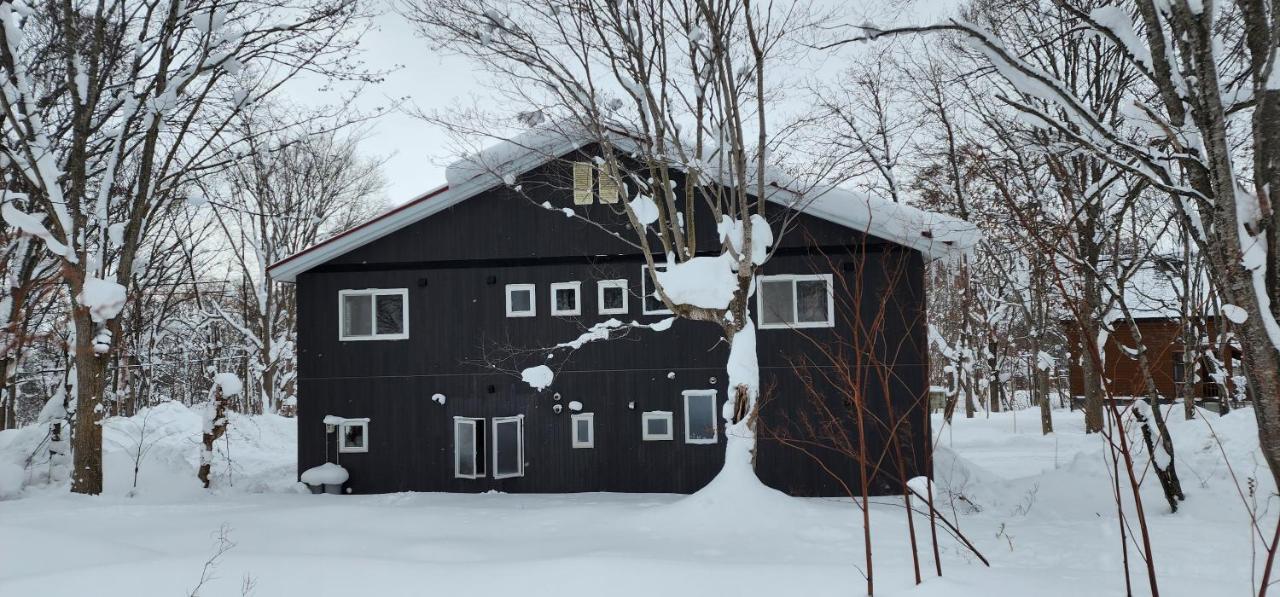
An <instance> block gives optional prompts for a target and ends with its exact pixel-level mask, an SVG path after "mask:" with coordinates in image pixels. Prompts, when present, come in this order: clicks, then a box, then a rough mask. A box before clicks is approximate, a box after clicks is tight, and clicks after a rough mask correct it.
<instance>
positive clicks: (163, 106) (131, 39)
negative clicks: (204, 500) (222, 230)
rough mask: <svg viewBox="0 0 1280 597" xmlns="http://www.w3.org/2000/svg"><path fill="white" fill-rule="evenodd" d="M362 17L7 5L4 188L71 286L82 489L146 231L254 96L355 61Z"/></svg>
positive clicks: (286, 5)
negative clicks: (299, 76) (296, 78)
mask: <svg viewBox="0 0 1280 597" xmlns="http://www.w3.org/2000/svg"><path fill="white" fill-rule="evenodd" d="M359 16H360V12H359V8H358V5H357V4H355V3H353V2H346V1H336V0H335V1H326V2H295V1H293V0H227V1H217V0H207V1H203V0H195V1H186V2H184V1H180V0H138V1H126V0H110V1H104V2H97V3H87V2H70V1H68V2H61V3H38V4H37V5H35V6H33V7H27V6H25V5H20V4H18V3H16V2H4V3H0V21H3V22H4V23H5V24H6V26H5V27H4V28H3V29H0V73H2V75H0V79H2V80H0V115H2V116H3V118H2V119H0V135H3V143H2V144H0V156H3V158H4V160H5V161H6V163H7V164H9V165H11V166H12V167H11V168H10V169H8V171H10V172H12V174H11V175H10V176H9V177H8V178H7V179H6V180H5V183H4V186H3V188H2V189H0V199H2V203H3V216H4V219H5V220H6V221H7V222H9V223H10V224H11V225H14V226H16V227H18V228H21V229H22V230H23V232H25V233H26V234H28V235H31V236H34V237H38V238H39V239H41V241H42V242H43V244H44V246H45V247H46V248H47V249H48V251H49V252H50V253H52V254H53V255H54V256H56V259H57V262H58V269H59V272H60V274H61V277H62V281H63V282H64V283H65V284H66V285H67V286H68V287H69V289H70V296H71V301H72V320H73V323H74V329H75V337H74V345H75V359H76V365H75V372H76V384H75V387H76V392H77V398H76V409H75V412H76V417H75V422H74V425H75V434H74V438H73V444H74V448H75V449H74V460H75V466H74V473H73V477H72V491H75V492H77V493H88V494H96V493H100V492H101V491H102V430H101V426H100V424H99V423H100V418H101V416H102V415H103V411H104V406H103V397H104V390H105V387H106V385H107V383H108V379H107V368H108V364H109V363H110V359H111V356H110V353H111V352H112V350H113V347H114V346H115V341H114V339H115V338H118V337H120V331H121V329H120V321H119V319H118V318H117V316H118V315H119V313H120V311H121V309H122V308H123V307H124V305H125V302H126V300H127V295H128V292H129V290H128V285H129V283H130V277H131V275H132V274H133V272H134V271H135V268H138V267H141V264H139V263H138V261H137V257H138V249H139V247H140V246H141V245H142V243H141V239H142V238H144V237H145V236H147V235H148V234H150V233H151V231H152V228H153V225H154V223H155V222H156V220H157V219H158V218H159V217H160V216H162V215H163V214H165V213H167V212H169V211H170V210H173V209H175V207H176V206H177V205H180V204H181V200H182V199H183V198H185V197H186V193H187V190H188V189H189V188H190V185H191V183H192V182H193V180H195V179H197V178H199V177H200V176H202V175H205V174H207V173H209V172H212V171H216V170H217V169H219V168H222V167H224V166H225V165H226V164H227V163H228V162H229V161H231V160H234V159H235V157H236V153H235V152H227V151H221V150H222V149H223V148H225V147H228V146H235V144H234V143H233V141H232V140H231V138H230V135H232V134H233V133H234V131H233V130H232V129H230V128H229V124H230V123H231V122H232V121H233V118H234V116H235V115H236V114H237V113H238V112H240V111H241V110H242V109H243V107H244V106H245V105H248V104H250V103H252V102H254V101H256V100H258V99H260V98H262V97H264V96H266V95H268V94H270V93H272V92H274V91H275V90H276V89H278V88H279V86H280V85H281V84H282V83H283V82H284V81H286V80H288V79H289V78H291V77H293V76H294V75H296V74H298V73H301V72H319V73H335V72H338V73H343V74H354V73H355V72H356V71H355V70H354V69H353V68H352V66H351V65H350V64H348V63H347V60H346V57H347V55H348V54H349V51H350V50H351V48H352V46H353V44H354V43H355V41H356V40H357V39H358V38H359V34H360V31H361V28H360V27H359V26H358V22H359V21H358V17H359ZM215 140H217V141H219V142H216V143H215ZM20 205H21V206H24V207H22V208H20V207H19V206H20ZM45 220H47V221H45Z"/></svg>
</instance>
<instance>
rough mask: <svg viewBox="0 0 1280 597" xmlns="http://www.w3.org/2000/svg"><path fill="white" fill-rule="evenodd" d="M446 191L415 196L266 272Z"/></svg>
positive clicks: (437, 189)
mask: <svg viewBox="0 0 1280 597" xmlns="http://www.w3.org/2000/svg"><path fill="white" fill-rule="evenodd" d="M447 190H449V185H444V186H441V187H439V188H436V189H432V190H430V191H427V192H426V193H424V194H422V195H419V196H417V197H416V198H414V199H412V200H410V201H408V202H406V203H405V204H404V205H399V206H396V207H393V208H391V209H389V210H387V211H384V212H382V213H380V214H378V215H376V216H374V217H372V218H370V219H368V220H366V221H365V222H363V223H361V224H360V225H359V226H355V227H352V228H349V229H347V230H344V231H343V232H341V233H339V234H336V235H334V236H332V237H329V238H327V239H325V240H324V241H323V242H319V243H316V244H314V245H311V246H310V247H307V248H305V249H303V250H301V251H298V252H297V253H294V254H292V255H290V256H288V257H285V258H284V259H281V260H280V261H277V262H275V263H273V264H271V265H269V266H267V271H268V272H270V271H271V270H273V269H275V268H277V267H280V266H282V265H284V264H286V263H289V262H290V261H293V260H294V259H297V258H299V257H302V256H303V255H306V254H308V253H310V252H312V251H315V250H316V249H319V248H320V247H323V246H325V245H327V244H329V243H331V242H334V241H336V240H338V239H340V238H342V237H344V236H347V235H348V234H352V233H354V232H356V231H357V230H360V229H362V228H365V227H366V226H369V225H371V224H373V223H375V222H379V221H382V220H384V219H386V218H389V217H391V216H394V215H396V214H398V213H400V212H402V211H404V210H406V209H408V208H410V207H413V206H414V205H417V204H419V203H422V202H423V201H426V200H428V199H430V198H432V197H435V196H436V195H439V194H441V193H443V192H445V191H447Z"/></svg>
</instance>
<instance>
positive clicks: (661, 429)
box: [640, 410, 672, 442]
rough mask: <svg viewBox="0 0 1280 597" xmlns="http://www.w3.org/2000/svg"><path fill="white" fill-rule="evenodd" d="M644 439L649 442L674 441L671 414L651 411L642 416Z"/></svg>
mask: <svg viewBox="0 0 1280 597" xmlns="http://www.w3.org/2000/svg"><path fill="white" fill-rule="evenodd" d="M640 424H641V425H642V427H641V428H640V431H641V435H642V439H644V441H647V442H652V441H662V440H669V439H672V434H671V412H670V411H665V410H651V411H649V412H646V413H643V414H641V415H640Z"/></svg>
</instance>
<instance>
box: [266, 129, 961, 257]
mask: <svg viewBox="0 0 1280 597" xmlns="http://www.w3.org/2000/svg"><path fill="white" fill-rule="evenodd" d="M598 141H599V139H598V138H593V137H592V136H590V135H585V134H576V133H571V132H566V131H564V130H563V129H552V128H544V129H533V130H530V131H528V132H525V133H523V134H520V135H517V136H516V137H514V138H512V139H510V140H507V141H502V142H500V143H497V144H495V145H492V146H490V147H488V148H486V149H484V150H482V151H480V152H478V153H476V154H473V155H470V156H467V157H465V158H462V159H460V160H458V161H456V162H454V163H453V164H450V165H449V166H448V168H447V169H446V171H445V179H446V180H447V184H445V185H443V186H440V187H437V188H435V189H432V190H430V191H428V192H426V193H424V194H422V195H419V196H418V197H416V198H414V199H412V200H410V201H409V202H407V203H404V204H402V205H399V206H396V207H394V208H391V209H389V210H387V211H385V212H383V213H381V214H379V215H377V216H375V217H373V218H371V219H370V220H368V221H366V222H364V223H362V224H360V225H358V226H356V227H354V228H351V229H350V230H347V231H345V232H342V233H340V234H337V235H335V236H333V237H331V238H329V239H327V240H324V241H322V242H319V243H317V244H315V245H312V246H310V247H308V248H306V249H304V250H302V251H299V252H297V253H295V254H293V255H290V256H289V257H286V258H284V259H281V260H280V261H277V262H276V263H273V264H271V265H270V266H269V267H268V268H267V272H268V274H269V275H270V276H271V278H272V279H274V280H276V281H279V282H293V281H295V280H296V279H297V276H298V274H300V273H303V272H305V271H307V270H310V269H311V268H314V267H316V266H318V265H321V264H324V263H326V262H328V261H329V260H331V259H334V258H336V257H339V256H341V255H344V254H346V253H348V252H350V251H352V250H354V249H357V248H359V247H361V246H364V245H366V244H368V243H371V242H373V241H375V240H378V239H380V238H382V237H384V236H387V235H388V234H391V233H393V232H395V231H397V230H400V229H402V228H404V227H406V226H409V225H411V224H413V223H415V222H418V221H421V220H423V219H425V218H428V217H430V216H432V215H435V214H437V213H439V212H441V211H444V210H446V209H448V208H450V207H452V206H454V205H457V204H459V203H461V202H463V201H465V200H467V199H470V198H472V197H475V196H477V195H479V194H481V193H483V192H484V191H487V190H489V189H492V188H494V187H498V186H500V185H502V184H504V180H511V179H512V178H513V177H516V176H519V175H521V174H524V173H525V172H528V171H530V170H532V169H534V168H537V167H538V166H540V165H542V164H544V163H547V162H549V161H551V160H552V159H556V158H558V157H560V156H564V155H567V154H569V153H572V152H573V151H576V150H578V149H581V148H582V147H584V146H587V145H590V144H593V143H597V142H598ZM609 142H610V143H611V144H612V145H613V146H614V147H616V148H618V149H619V150H621V151H624V152H626V151H635V149H636V146H635V144H634V142H632V141H630V139H629V138H627V137H625V136H618V137H616V138H610V139H609ZM673 166H675V167H677V168H679V167H680V166H679V165H678V164H673ZM766 181H767V184H768V187H769V189H770V192H769V193H768V197H766V199H768V200H769V201H770V202H772V203H776V204H780V205H784V206H786V207H789V208H792V209H795V210H797V211H800V212H802V213H806V214H809V215H812V216H815V217H818V218H821V219H823V220H827V221H829V222H833V223H835V224H839V225H841V226H845V227H847V228H851V229H854V230H858V231H860V232H865V233H867V234H870V235H872V236H875V237H878V238H882V239H884V240H887V241H890V242H893V243H896V244H899V245H903V246H906V247H910V248H912V249H916V250H918V251H920V252H921V253H923V254H924V255H925V256H927V257H930V258H941V257H945V256H949V255H954V254H959V253H963V252H967V251H969V250H971V249H972V248H973V246H974V245H976V244H977V242H978V240H979V239H980V238H981V234H980V233H979V232H978V230H977V227H976V226H974V225H973V224H970V223H968V222H965V221H964V220H961V219H959V218H955V217H952V216H948V215H944V214H939V213H934V212H928V211H924V210H921V209H918V208H915V207H911V206H909V205H904V204H901V203H894V202H892V201H888V200H885V199H878V198H875V197H871V196H869V195H865V194H862V193H858V192H856V191H852V190H849V189H846V188H843V187H840V186H834V185H833V186H826V187H821V188H816V189H811V190H808V191H806V192H800V191H797V190H795V189H797V188H798V187H799V185H798V184H797V183H796V182H795V181H794V180H792V179H790V178H789V177H787V176H785V175H783V174H781V173H779V172H769V173H767V176H766Z"/></svg>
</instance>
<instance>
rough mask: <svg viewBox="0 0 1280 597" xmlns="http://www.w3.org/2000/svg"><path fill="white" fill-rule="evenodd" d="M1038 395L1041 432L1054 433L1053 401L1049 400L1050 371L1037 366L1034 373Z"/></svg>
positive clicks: (1045, 433)
mask: <svg viewBox="0 0 1280 597" xmlns="http://www.w3.org/2000/svg"><path fill="white" fill-rule="evenodd" d="M1033 378H1034V380H1035V381H1034V384H1035V388H1036V395H1037V396H1038V397H1039V398H1040V433H1042V434H1044V435H1049V434H1050V433H1053V403H1052V401H1050V400H1049V372H1048V371H1045V370H1043V369H1041V368H1040V367H1036V368H1035V373H1034V374H1033Z"/></svg>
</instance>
